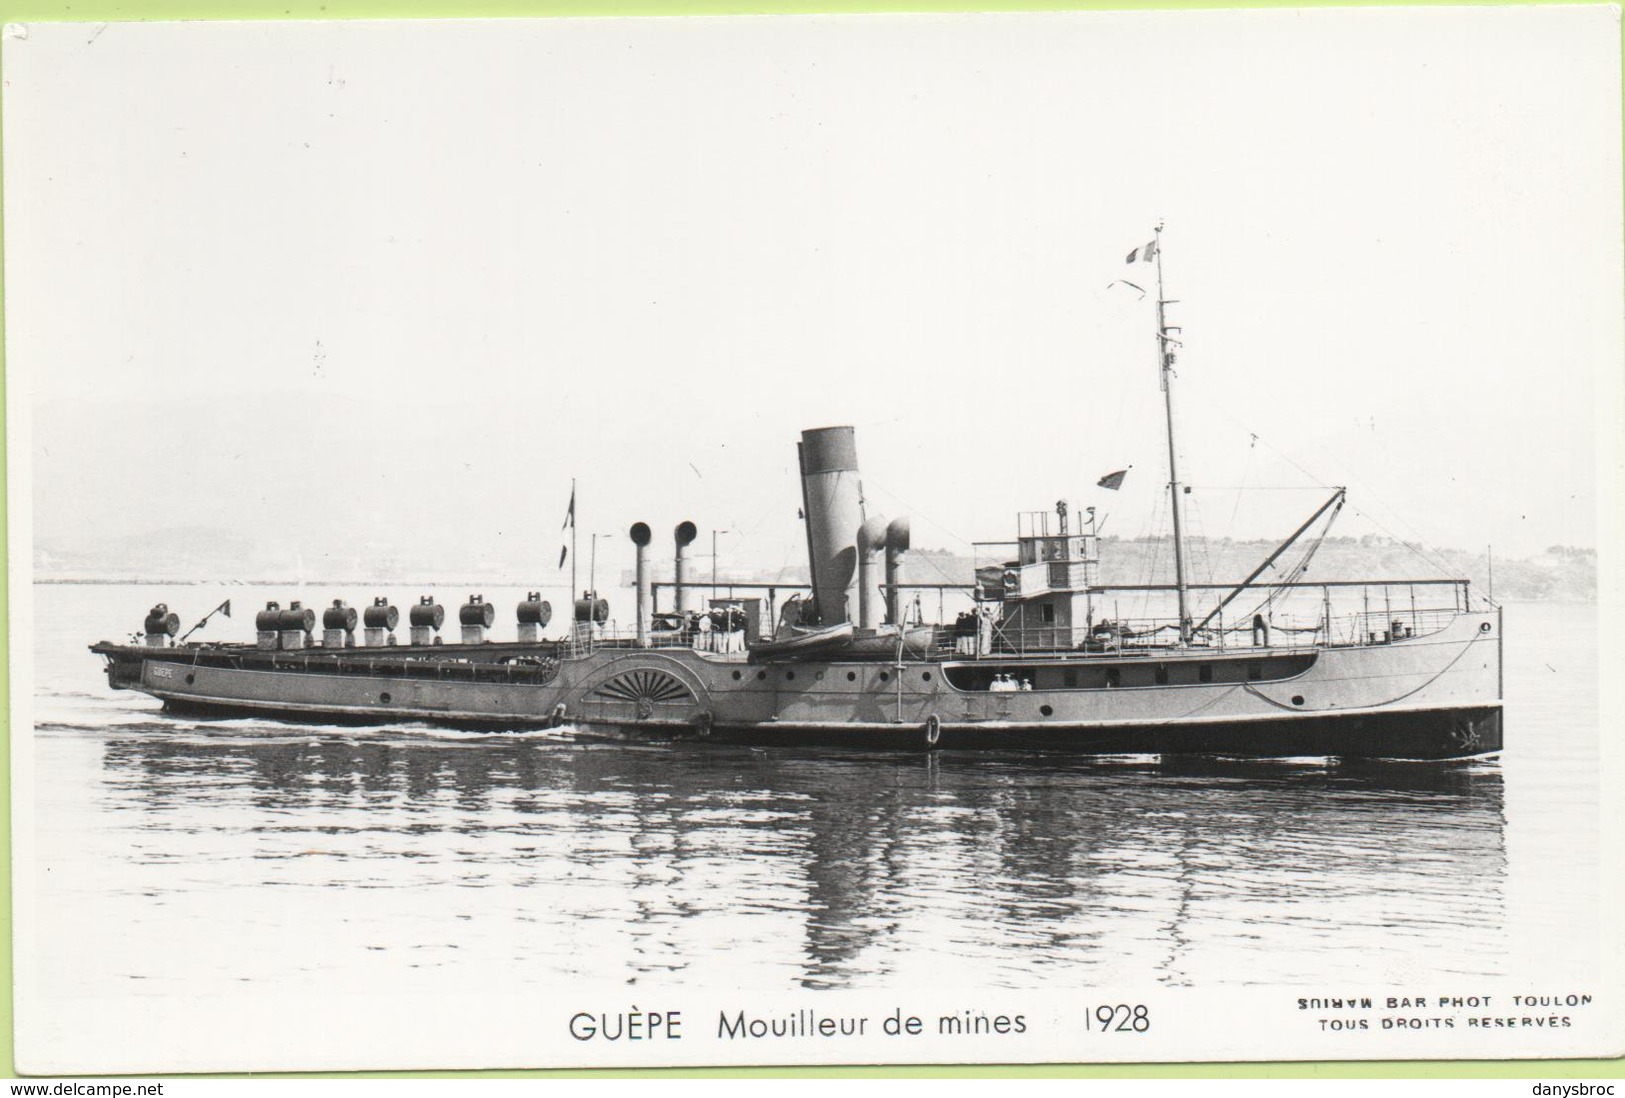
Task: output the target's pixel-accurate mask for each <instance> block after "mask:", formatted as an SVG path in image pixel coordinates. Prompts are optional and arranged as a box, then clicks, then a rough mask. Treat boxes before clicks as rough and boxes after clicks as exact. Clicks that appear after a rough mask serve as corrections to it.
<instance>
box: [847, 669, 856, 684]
mask: <svg viewBox="0 0 1625 1098" xmlns="http://www.w3.org/2000/svg"><path fill="white" fill-rule="evenodd" d="M846 681H847V682H857V681H858V673H857V672H856V671H848V672H847V673H846Z"/></svg>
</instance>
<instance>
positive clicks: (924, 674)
mask: <svg viewBox="0 0 1625 1098" xmlns="http://www.w3.org/2000/svg"><path fill="white" fill-rule="evenodd" d="M920 681H921V682H930V681H931V672H929V671H921V672H920Z"/></svg>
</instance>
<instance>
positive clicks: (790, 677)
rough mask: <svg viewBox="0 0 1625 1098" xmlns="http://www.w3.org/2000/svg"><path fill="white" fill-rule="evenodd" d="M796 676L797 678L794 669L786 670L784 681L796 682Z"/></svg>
mask: <svg viewBox="0 0 1625 1098" xmlns="http://www.w3.org/2000/svg"><path fill="white" fill-rule="evenodd" d="M795 678H796V673H795V672H794V671H786V672H785V673H784V681H785V682H794V681H795Z"/></svg>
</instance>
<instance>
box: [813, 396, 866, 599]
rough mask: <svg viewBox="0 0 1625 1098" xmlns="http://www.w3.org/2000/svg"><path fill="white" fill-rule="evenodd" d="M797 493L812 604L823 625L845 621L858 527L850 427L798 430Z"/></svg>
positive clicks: (857, 488) (858, 492)
mask: <svg viewBox="0 0 1625 1098" xmlns="http://www.w3.org/2000/svg"><path fill="white" fill-rule="evenodd" d="M801 494H802V497H803V499H804V500H805V502H806V513H807V553H808V564H809V566H810V567H811V569H812V581H813V601H814V604H815V605H816V606H817V608H818V620H819V621H820V622H822V623H823V624H825V625H835V624H837V623H839V622H843V621H850V620H851V613H850V610H849V603H850V601H851V597H852V588H853V586H854V580H855V578H856V576H855V573H856V571H857V562H858V561H857V558H858V548H857V545H856V544H854V541H855V536H856V534H857V532H858V527H859V526H861V525H863V491H862V486H861V485H860V484H859V483H858V447H857V441H856V439H855V437H854V435H853V431H852V428H850V427H820V428H816V429H814V430H811V431H803V432H801Z"/></svg>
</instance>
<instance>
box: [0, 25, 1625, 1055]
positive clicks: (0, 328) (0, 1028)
mask: <svg viewBox="0 0 1625 1098" xmlns="http://www.w3.org/2000/svg"><path fill="white" fill-rule="evenodd" d="M1581 4H1583V5H1584V6H1587V7H1597V6H1614V7H1617V6H1618V5H1617V3H1611V2H1609V0H1521V2H1516V3H1515V2H1514V0H1342V2H1338V3H1330V2H1327V0H1140V2H1139V3H1128V2H1125V0H597V2H595V0H466V2H464V3H459V2H458V0H325V2H324V0H88V2H87V0H76V2H75V3H68V2H66V0H21V2H13V0H0V22H5V23H17V22H89V23H95V22H104V21H105V22H111V21H119V20H127V21H136V22H156V21H162V20H177V19H207V20H228V19H241V20H291V19H345V20H350V19H444V18H459V19H474V18H478V19H503V18H510V19H511V18H541V17H558V16H638V15H641V16H651V15H665V16H670V15H796V14H838V13H849V12H864V13H880V12H975V11H1121V10H1148V9H1214V8H1308V7H1390V6H1393V7H1473V6H1494V7H1533V6H1540V7H1550V6H1578V5H1581ZM1621 143H1622V147H1625V134H1622V137H1621ZM0 148H3V142H0ZM4 240H5V237H4V233H3V227H0V248H3V246H4ZM4 285H5V281H4V264H3V261H0V299H3V297H4ZM4 333H5V322H4V318H3V317H0V339H3V336H4ZM4 356H5V352H4V347H3V345H0V365H3V363H4ZM0 416H6V417H8V418H7V422H9V406H8V405H7V403H6V401H5V384H4V375H3V373H0ZM8 437H9V433H8ZM5 469H6V454H5V452H4V451H3V450H0V473H3V472H4V471H5ZM6 520H7V515H6V509H5V508H0V544H3V545H4V546H5V549H6V551H7V555H6V559H7V561H8V562H9V560H10V556H9V549H10V541H9V526H8V523H7V521H6ZM9 591H10V584H9V577H8V582H7V584H6V585H5V587H3V588H0V618H3V619H4V621H5V623H6V625H5V628H3V629H0V661H3V668H4V670H3V672H0V682H3V686H0V702H3V703H4V704H5V707H6V708H5V710H4V714H3V715H0V721H3V722H4V724H5V727H6V750H5V751H4V752H0V933H3V934H4V936H5V947H4V948H3V949H0V989H3V990H4V994H3V995H0V1076H4V1077H5V1078H19V1076H18V1075H17V1070H16V1057H15V1040H14V1024H13V1017H12V1010H13V1003H12V996H11V991H12V948H13V946H12V920H11V751H10V746H11V745H10V698H11V690H10V687H11V675H10V628H9V626H10V599H9ZM132 1078H133V1076H132ZM143 1078H145V1076H143ZM159 1078H165V1077H164V1076H160V1077H159ZM174 1078H192V1079H211V1078H213V1079H220V1078H228V1079H239V1078H278V1079H348V1078H355V1079H650V1080H653V1079H710V1078H728V1079H781V1078H808V1079H859V1078H890V1079H1004V1078H1017V1079H1415V1078H1432V1079H1595V1078H1603V1079H1620V1078H1625V1059H1618V1060H1513V1061H1499V1060H1470V1061H1467V1060H1463V1061H1418V1062H1407V1061H1392V1060H1382V1061H1340V1062H1317V1061H1298V1062H1289V1063H1268V1064H1264V1063H1245V1064H1061V1065H1010V1066H983V1067H975V1066H969V1067H967V1066H941V1067H939V1066H887V1067H802V1068H720V1067H719V1068H666V1069H659V1068H650V1069H642V1070H593V1071H570V1070H553V1071H423V1072H404V1071H369V1072H353V1073H338V1072H320V1073H310V1072H289V1073H280V1074H276V1075H272V1076H264V1075H261V1076H254V1075H240V1074H219V1075H193V1076H175V1077H174Z"/></svg>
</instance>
